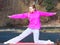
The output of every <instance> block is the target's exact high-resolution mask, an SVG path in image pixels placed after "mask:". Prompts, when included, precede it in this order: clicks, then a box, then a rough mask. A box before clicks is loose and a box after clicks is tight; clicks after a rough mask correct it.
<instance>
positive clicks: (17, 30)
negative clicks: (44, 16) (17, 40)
mask: <svg viewBox="0 0 60 45" xmlns="http://www.w3.org/2000/svg"><path fill="white" fill-rule="evenodd" d="M4 31H5V32H6V31H11V32H16V33H21V32H23V31H24V30H21V29H0V32H4ZM40 31H41V32H46V33H60V29H45V30H40Z"/></svg>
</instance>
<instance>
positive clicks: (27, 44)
mask: <svg viewBox="0 0 60 45" xmlns="http://www.w3.org/2000/svg"><path fill="white" fill-rule="evenodd" d="M0 45H55V44H43V43H42V44H36V43H17V44H3V43H0Z"/></svg>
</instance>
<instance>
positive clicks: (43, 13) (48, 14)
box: [39, 11, 56, 16]
mask: <svg viewBox="0 0 60 45" xmlns="http://www.w3.org/2000/svg"><path fill="white" fill-rule="evenodd" d="M39 14H40V16H53V15H56V12H43V11H39Z"/></svg>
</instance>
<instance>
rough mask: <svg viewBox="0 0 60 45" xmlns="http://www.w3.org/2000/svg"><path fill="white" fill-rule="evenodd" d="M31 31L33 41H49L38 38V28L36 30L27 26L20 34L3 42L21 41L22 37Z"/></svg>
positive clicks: (44, 42)
mask: <svg viewBox="0 0 60 45" xmlns="http://www.w3.org/2000/svg"><path fill="white" fill-rule="evenodd" d="M31 33H33V39H34V43H43V44H46V43H48V42H51V41H50V40H39V30H36V29H33V30H32V29H30V28H27V29H26V30H25V31H24V32H23V33H22V34H20V35H19V36H16V37H14V38H12V39H10V40H8V41H6V42H4V44H8V43H13V44H16V43H17V42H19V41H21V40H22V39H24V38H25V37H27V36H28V35H29V34H31ZM51 43H53V42H51Z"/></svg>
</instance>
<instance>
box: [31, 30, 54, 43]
mask: <svg viewBox="0 0 60 45" xmlns="http://www.w3.org/2000/svg"><path fill="white" fill-rule="evenodd" d="M32 31H33V38H34V43H40V44H42V43H43V44H48V43H50V44H54V42H52V41H50V40H39V30H32Z"/></svg>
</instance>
